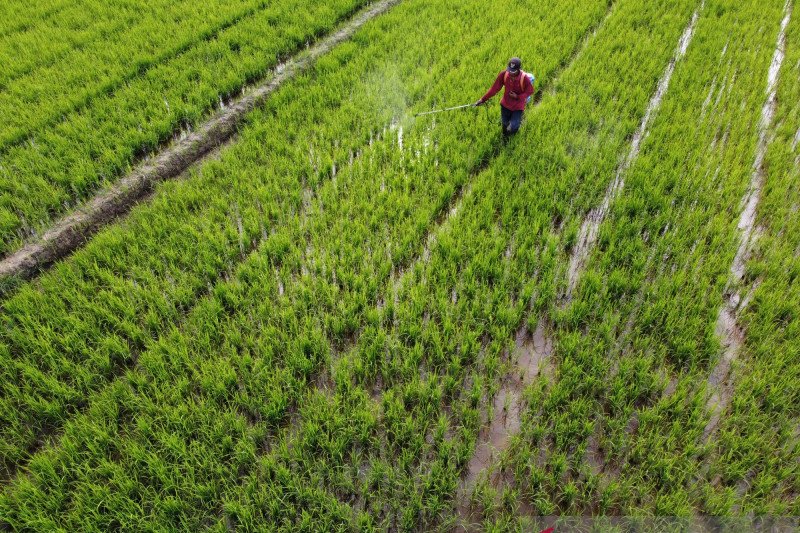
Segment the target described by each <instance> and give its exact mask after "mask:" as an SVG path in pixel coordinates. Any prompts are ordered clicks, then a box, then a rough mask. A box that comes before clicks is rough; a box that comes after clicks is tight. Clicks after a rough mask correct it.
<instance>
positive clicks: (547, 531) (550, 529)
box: [539, 527, 556, 533]
mask: <svg viewBox="0 0 800 533" xmlns="http://www.w3.org/2000/svg"><path fill="white" fill-rule="evenodd" d="M555 530H556V528H554V527H548V528H547V529H543V530H541V531H540V532H539V533H553V531H555Z"/></svg>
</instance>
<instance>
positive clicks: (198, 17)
mask: <svg viewBox="0 0 800 533" xmlns="http://www.w3.org/2000/svg"><path fill="white" fill-rule="evenodd" d="M263 7H264V2H260V1H259V0H246V1H245V2H243V3H238V2H237V3H224V2H217V1H212V2H208V3H202V4H199V3H196V2H195V3H190V2H183V1H181V2H172V3H170V2H163V0H162V1H161V2H159V3H157V4H156V7H155V9H152V10H151V11H150V12H144V13H143V16H142V19H141V20H138V21H136V23H135V24H134V26H133V29H132V31H129V32H127V31H124V28H120V31H119V32H118V34H115V35H111V36H109V39H108V40H103V41H98V42H95V43H93V44H92V45H91V46H89V47H87V48H79V49H76V50H74V51H73V52H71V53H69V54H67V55H66V56H65V57H63V58H62V59H61V61H58V62H57V63H55V64H52V65H49V66H44V67H43V68H40V69H36V70H34V71H33V72H30V73H29V74H27V75H23V76H21V77H19V78H17V79H14V80H13V83H9V84H8V85H7V86H5V87H4V90H3V92H2V93H1V94H0V116H3V117H5V119H4V120H3V124H2V126H0V147H2V148H5V147H7V146H9V145H13V144H15V143H19V142H21V141H23V140H30V138H31V136H32V135H33V134H35V133H37V132H39V131H40V130H42V129H45V128H47V127H48V126H51V125H52V124H53V123H54V122H58V121H60V120H61V117H63V116H64V115H67V114H69V113H71V112H72V111H73V110H75V109H80V108H82V107H84V106H87V105H90V104H91V102H92V100H93V99H94V98H95V97H97V96H102V95H104V94H108V93H111V92H113V91H114V90H115V89H116V88H117V87H120V86H121V85H124V84H125V82H127V81H128V80H131V79H133V78H135V77H137V76H139V75H140V74H141V73H142V72H144V71H145V70H147V69H148V68H150V67H152V66H153V65H157V64H159V63H162V62H164V61H165V60H168V59H170V58H171V57H174V56H175V55H178V54H180V53H181V52H183V51H185V50H187V49H190V48H192V47H193V46H195V44H196V43H198V42H201V41H203V40H206V39H209V38H213V37H214V35H216V33H217V32H218V31H219V30H220V29H222V28H225V27H227V26H230V25H231V24H235V23H236V22H238V21H239V20H240V19H242V18H243V17H248V16H250V15H252V14H253V13H255V12H256V11H257V10H259V9H263ZM164 26H166V28H164ZM156 28H159V29H160V28H164V31H158V30H157V29H156ZM115 37H121V39H120V40H119V41H116V40H114V38H115Z"/></svg>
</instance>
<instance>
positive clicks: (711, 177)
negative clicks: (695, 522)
mask: <svg viewBox="0 0 800 533" xmlns="http://www.w3.org/2000/svg"><path fill="white" fill-rule="evenodd" d="M782 15H783V13H782V9H781V6H780V5H774V6H771V7H769V8H766V7H765V6H747V5H742V4H741V3H738V2H729V1H727V0H717V1H707V2H706V3H705V7H704V8H703V9H702V12H701V17H700V20H699V22H698V25H697V30H696V32H697V35H696V36H695V38H694V40H693V42H692V45H691V46H690V47H689V50H688V53H687V56H686V58H685V61H682V62H680V63H679V64H678V65H677V66H676V70H675V74H674V80H673V84H674V86H675V87H680V90H674V91H669V92H668V93H667V95H666V97H665V99H664V101H663V102H662V109H661V110H660V111H659V113H658V116H657V117H656V119H655V121H654V123H653V125H652V127H651V129H650V131H649V134H648V136H647V138H646V139H645V141H644V143H643V145H642V149H641V153H640V155H639V158H638V159H637V161H636V162H635V163H634V165H633V166H632V167H631V168H630V170H629V172H628V173H627V176H626V180H625V187H624V189H623V191H622V192H621V194H620V196H619V197H618V198H617V199H616V200H615V201H614V202H613V203H612V205H611V210H610V213H609V215H608V217H607V219H606V221H605V222H604V223H603V224H602V226H601V228H600V233H599V240H598V247H597V249H596V250H595V251H594V252H593V253H592V254H591V256H590V259H589V261H588V264H587V266H586V271H585V272H584V273H583V274H582V276H581V281H580V283H579V285H578V291H577V294H576V297H575V299H574V301H573V302H572V303H571V304H570V305H569V306H568V307H567V308H566V309H563V310H562V309H560V307H559V306H558V303H557V302H556V303H555V304H551V307H550V309H549V312H548V315H549V316H550V317H552V319H553V322H554V323H553V326H552V337H553V339H554V342H555V345H556V358H557V362H558V365H559V366H558V377H557V379H556V380H555V382H554V383H553V384H550V385H549V386H547V387H545V386H535V387H534V388H533V392H532V393H531V395H532V397H531V403H530V405H531V408H530V409H529V411H528V413H527V416H526V420H525V421H524V423H523V430H522V435H521V438H520V439H519V440H518V442H517V443H516V445H515V446H514V449H513V451H512V453H510V454H509V456H508V457H506V458H505V459H504V467H505V468H507V469H508V471H510V472H513V476H514V480H515V482H514V483H513V484H512V486H513V487H514V489H513V490H516V491H518V493H519V494H521V495H522V499H523V501H524V502H526V503H528V504H529V505H532V506H534V508H536V509H537V511H539V513H541V514H547V511H548V510H553V509H558V510H559V511H561V512H563V513H567V514H582V513H592V512H600V513H609V512H613V513H622V514H629V513H633V512H639V511H640V510H646V511H648V512H652V513H655V514H659V515H671V516H674V515H684V516H685V515H691V514H692V513H693V512H695V511H701V512H706V513H710V514H713V515H725V514H730V513H733V512H736V508H735V507H734V503H739V502H737V501H736V500H735V498H734V497H733V494H732V493H730V492H726V491H715V489H714V485H715V483H716V481H714V480H713V479H708V480H707V482H703V483H697V480H698V479H703V478H704V477H705V471H706V467H705V466H704V461H705V458H706V457H707V455H708V453H709V450H713V449H718V446H719V444H718V443H716V442H715V441H714V439H713V438H712V439H711V441H710V442H708V443H705V442H703V433H704V428H705V426H706V424H707V422H708V417H709V413H708V412H707V411H706V398H707V395H708V394H709V391H708V390H707V388H706V386H705V384H706V382H707V380H708V376H709V373H710V371H711V368H712V367H713V366H714V363H715V362H716V361H717V359H718V358H719V357H720V356H721V355H722V353H721V347H720V340H719V339H718V337H717V334H716V332H715V324H716V321H717V320H716V319H717V315H718V312H719V309H720V306H721V305H722V299H723V294H724V291H725V287H726V282H727V279H728V272H729V270H730V265H731V262H732V260H733V256H734V253H735V252H736V248H737V242H738V239H739V235H738V233H739V232H738V230H737V222H738V215H739V208H740V200H741V198H742V196H743V194H744V192H745V190H746V189H747V187H748V184H749V181H750V174H751V172H752V170H751V169H752V167H753V160H754V158H755V148H756V143H755V141H756V137H757V135H756V130H757V127H758V124H759V120H760V110H761V107H762V105H763V103H764V98H765V93H764V88H765V81H766V74H767V71H768V69H769V66H770V59H771V55H772V51H773V48H774V45H775V44H774V43H775V35H776V34H777V30H778V26H779V23H780V20H781V18H782ZM709 58H713V59H712V60H711V61H709ZM744 80H748V81H750V82H751V83H745V82H744ZM756 80H757V81H758V83H756ZM572 224H575V222H573V223H572ZM570 225H571V224H570V223H568V224H567V228H569V227H570ZM570 233H571V230H569V229H567V231H566V233H565V235H566V236H567V239H569V235H570ZM565 259H566V257H565V256H561V257H560V258H559V261H564V260H565ZM559 280H560V281H559V285H560V286H563V285H566V280H564V279H561V278H559ZM557 292H558V291H557ZM542 450H545V451H544V452H543V451H542ZM786 473H788V471H786V472H783V473H780V474H779V473H777V472H773V473H772V475H775V476H777V477H779V478H780V477H781V476H783V475H785V474H786ZM778 499H780V498H778ZM773 503H775V502H774V501H773ZM765 509H767V508H761V510H762V512H763V511H764V510H765ZM772 511H773V512H776V513H779V514H781V513H782V512H785V511H786V508H782V507H781V506H780V505H778V506H776V507H773V508H772Z"/></svg>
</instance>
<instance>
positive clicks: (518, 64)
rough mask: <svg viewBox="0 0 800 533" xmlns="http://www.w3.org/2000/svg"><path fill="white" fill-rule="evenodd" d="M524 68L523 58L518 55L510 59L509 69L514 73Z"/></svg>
mask: <svg viewBox="0 0 800 533" xmlns="http://www.w3.org/2000/svg"><path fill="white" fill-rule="evenodd" d="M520 68H522V60H521V59H520V58H518V57H512V58H511V59H509V60H508V71H509V72H511V73H512V74H514V73H516V72H518V71H519V69H520Z"/></svg>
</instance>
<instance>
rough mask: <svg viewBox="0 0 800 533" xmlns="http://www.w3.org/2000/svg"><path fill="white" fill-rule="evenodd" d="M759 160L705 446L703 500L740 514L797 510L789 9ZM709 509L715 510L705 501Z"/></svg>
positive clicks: (799, 334) (796, 234)
mask: <svg viewBox="0 0 800 533" xmlns="http://www.w3.org/2000/svg"><path fill="white" fill-rule="evenodd" d="M792 15H793V18H792V21H791V24H790V25H789V29H788V32H787V48H786V57H785V59H784V64H785V65H786V66H785V67H784V69H783V71H782V72H781V77H780V84H779V86H778V92H777V109H776V116H775V120H774V123H775V126H774V128H773V129H771V131H770V132H769V134H770V135H769V138H770V144H769V148H768V150H767V152H766V157H765V160H764V165H765V168H766V169H768V170H767V175H766V186H765V187H764V190H763V193H762V194H763V197H762V200H761V203H760V205H759V208H758V217H757V219H756V224H757V227H758V228H759V236H758V238H757V241H756V250H755V255H754V258H753V259H752V260H751V261H750V262H749V263H748V265H747V269H746V280H747V281H749V282H750V284H756V285H757V286H756V287H753V292H752V294H751V295H750V303H749V305H748V306H747V307H746V308H745V309H743V311H742V315H741V317H740V319H739V322H740V323H741V324H742V327H743V328H744V330H745V332H746V338H745V348H744V351H743V353H742V354H741V356H740V360H741V365H739V366H738V367H737V368H735V369H734V371H733V373H732V377H731V379H732V380H733V383H734V384H735V386H734V388H733V398H732V401H731V403H730V407H729V409H728V411H727V412H726V413H725V416H724V417H723V418H722V420H721V421H720V426H719V430H718V433H717V435H716V438H715V442H714V446H713V447H712V449H711V450H710V452H709V453H710V457H709V459H708V463H709V464H710V466H709V468H708V471H707V472H706V473H705V480H706V482H707V483H709V484H710V487H711V488H710V492H712V495H711V496H710V498H709V499H713V500H717V501H723V502H725V503H726V504H727V505H732V506H733V508H734V509H735V510H737V511H738V512H740V513H745V512H750V511H752V512H755V513H756V514H774V515H790V516H797V515H798V514H800V507H798V504H799V503H800V502H798V498H797V495H798V493H800V471H798V463H797V450H798V448H797V446H798V427H800V426H798V424H800V410H798V406H800V388H798V387H800V351H799V350H800V293H798V290H800V283H798V277H800V240H799V239H800V216H799V215H798V206H800V187H799V185H800V81H798V80H800V20H798V16H797V15H798V13H797V10H796V8H795V11H794V13H793V14H792ZM712 509H713V508H712Z"/></svg>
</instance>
